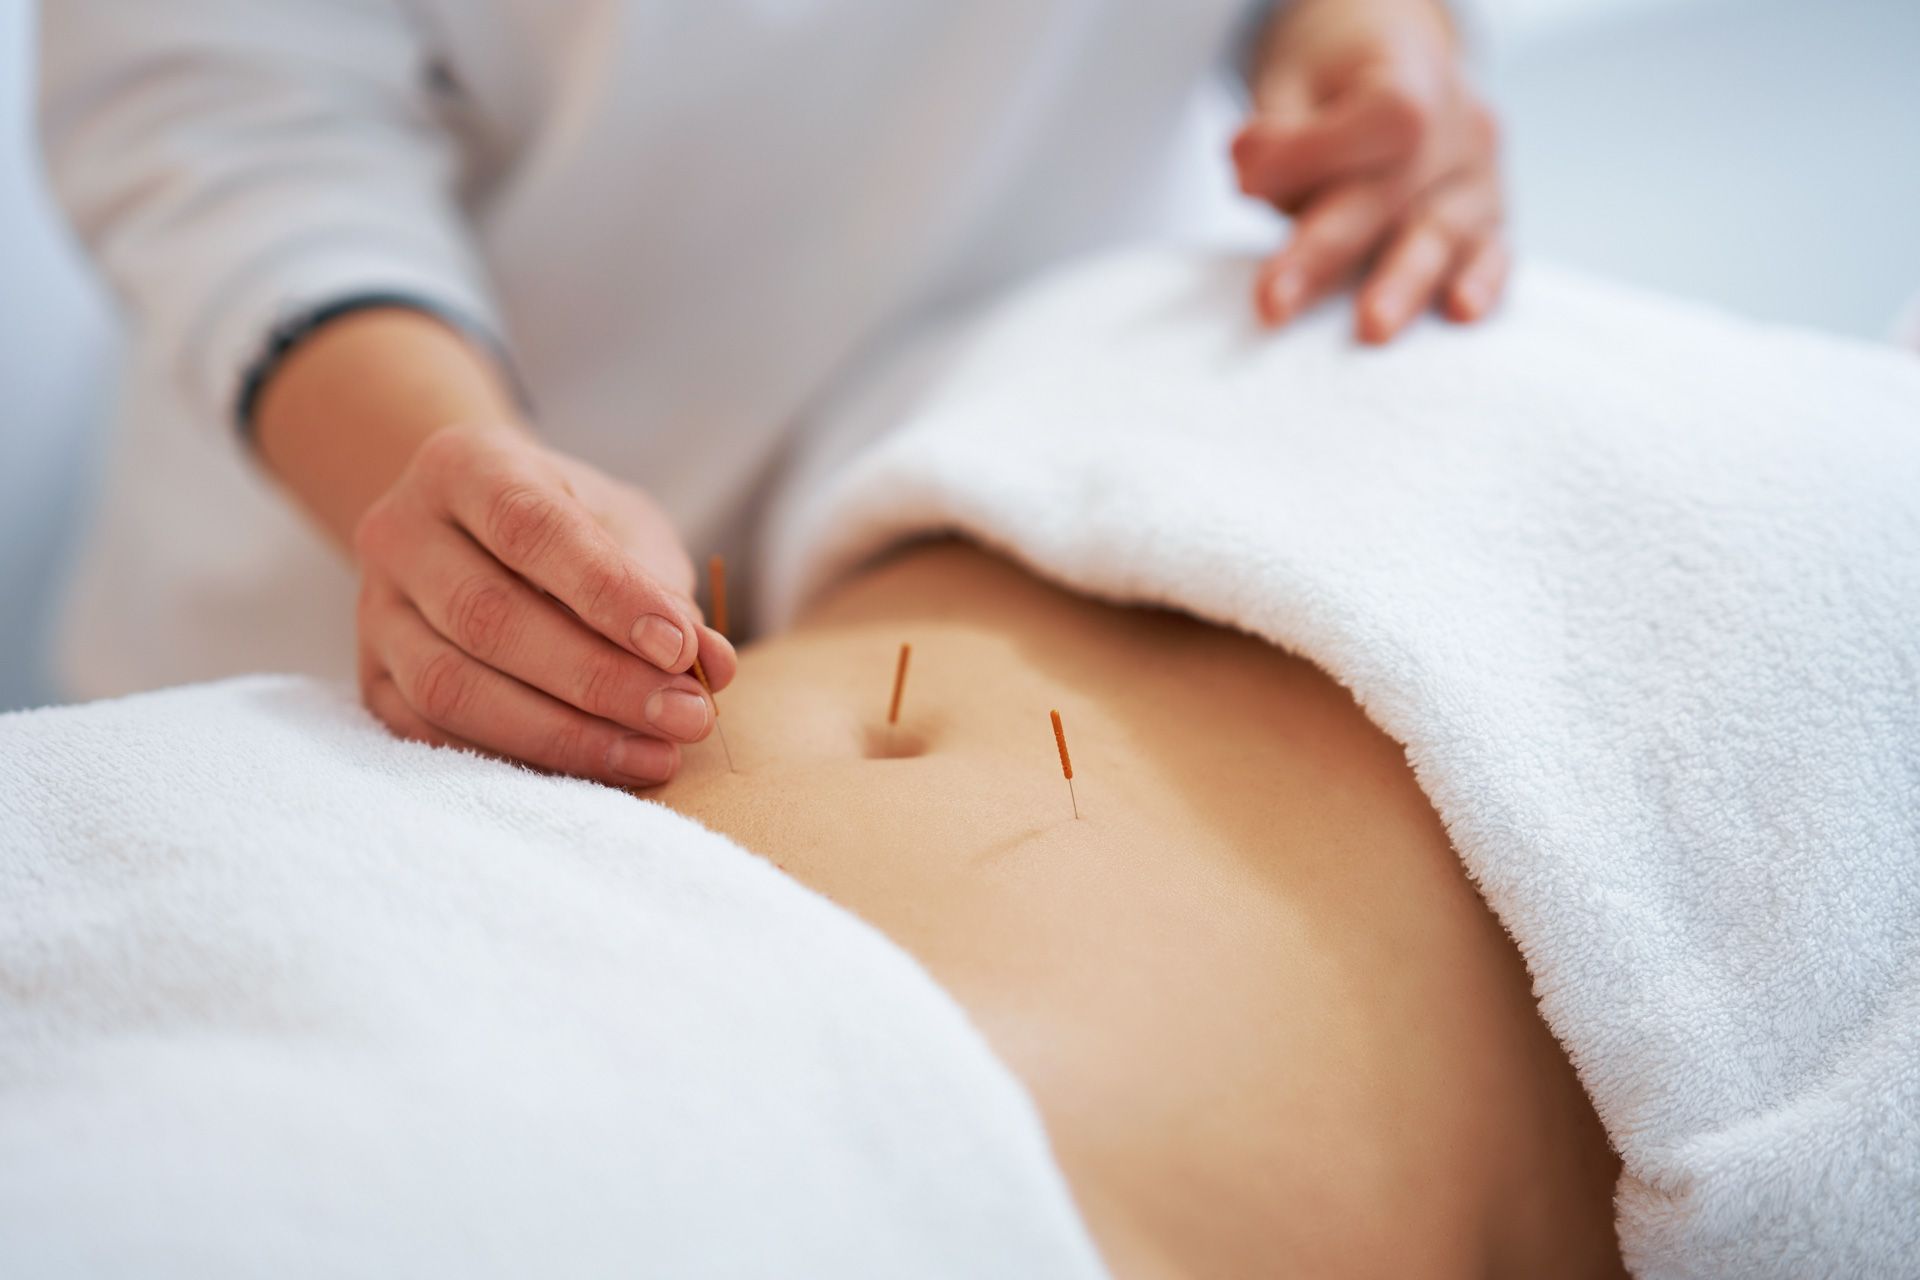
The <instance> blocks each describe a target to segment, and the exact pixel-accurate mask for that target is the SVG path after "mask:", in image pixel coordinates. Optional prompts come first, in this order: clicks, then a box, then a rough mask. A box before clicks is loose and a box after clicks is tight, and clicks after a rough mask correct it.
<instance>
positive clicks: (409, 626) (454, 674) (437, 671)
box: [377, 601, 680, 787]
mask: <svg viewBox="0 0 1920 1280" xmlns="http://www.w3.org/2000/svg"><path fill="white" fill-rule="evenodd" d="M377 635H378V637H379V645H380V648H379V652H378V657H379V659H380V660H381V662H382V663H383V664H384V667H385V669H386V671H387V672H388V673H390V675H391V677H392V682H393V684H394V686H395V687H396V688H397V689H398V690H399V693H400V696H401V698H402V699H403V700H404V701H405V703H406V705H407V706H408V707H409V708H410V709H411V711H412V714H413V716H414V717H417V718H418V720H420V721H422V722H424V723H425V724H426V725H427V726H429V729H430V731H431V732H433V733H436V734H442V735H451V736H452V737H455V738H459V739H463V740H465V741H466V742H470V743H472V744H474V745H475V746H477V747H479V748H480V749H482V750H485V751H488V752H491V753H493V754H497V755H503V756H507V757H510V758H512V759H515V760H520V761H524V762H525V763H527V764H530V765H532V766H534V767H535V768H538V769H546V770H550V771H552V772H554V773H565V774H571V775H573V776H574V777H579V778H592V779H595V780H597V781H600V782H606V783H610V784H612V785H615V786H627V787H631V786H653V785H655V784H658V783H661V782H665V781H666V780H667V779H668V778H670V777H672V776H673V774H674V771H675V770H676V769H677V768H678V767H679V764H680V749H679V747H678V746H676V745H675V744H673V743H671V742H667V741H664V740H662V739H660V738H657V737H654V736H652V735H650V734H638V733H631V732H628V731H627V730H626V729H623V728H622V727H621V726H619V725H617V724H614V723H613V722H611V721H608V720H602V719H599V718H597V717H594V716H590V715H587V714H586V713H585V712H583V711H580V710H579V709H577V708H575V707H570V706H567V705H565V704H564V703H562V702H560V701H558V700H556V699H554V698H551V697H548V696H547V695H546V694H544V693H541V692H540V691H538V690H536V689H532V688H529V687H528V686H526V685H524V684H521V683H520V682H519V681H517V680H513V679H511V678H509V677H507V676H504V675H502V674H501V673H500V672H498V671H496V670H494V669H493V668H491V667H489V666H487V665H485V664H484V663H481V662H478V661H476V660H475V659H473V658H472V657H470V656H468V655H467V654H465V653H463V652H461V651H460V650H459V649H458V648H457V647H455V646H454V645H452V644H450V643H449V642H448V641H447V640H446V639H444V638H443V637H442V636H441V635H440V634H439V633H438V632H436V631H434V629H433V628H432V627H431V626H429V625H428V624H427V621H426V619H424V618H422V617H421V616H420V615H419V614H418V613H416V612H414V611H413V609H412V606H411V605H408V604H406V603H405V602H404V601H396V602H394V607H393V608H392V611H391V616H390V617H389V619H388V621H387V625H385V626H384V627H382V628H380V629H379V631H378V632H377Z"/></svg>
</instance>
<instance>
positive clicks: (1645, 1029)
mask: <svg viewBox="0 0 1920 1280" xmlns="http://www.w3.org/2000/svg"><path fill="white" fill-rule="evenodd" d="M1248 280H1249V268H1248V267H1247V266H1246V264H1243V263H1237V262H1224V263H1223V262H1210V263H1209V262H1199V261H1195V260H1193V259H1191V258H1186V257H1180V256H1170V255H1142V256H1135V257H1128V258H1120V259H1114V260H1107V261H1101V262H1095V263H1093V264H1090V265H1087V266H1084V267H1082V268H1079V269H1076V270H1074V271H1072V272H1070V273H1068V274H1064V275H1062V276H1059V277H1057V278H1054V279H1052V280H1050V281H1046V282H1043V283H1042V284H1040V285H1037V286H1035V287H1033V288H1032V289H1030V290H1028V291H1026V292H1024V293H1023V294H1021V295H1019V296H1017V297H1015V298H1014V299H1013V300H1012V301H1010V302H1008V303H1006V304H1005V305H1003V306H1001V307H999V308H997V309H996V310H994V311H993V312H992V313H990V314H989V315H987V316H986V317H985V318H984V319H983V320H981V321H979V322H978V323H975V324H971V325H963V326H962V327H961V329H960V331H959V336H958V337H956V338H954V339H953V340H952V341H951V342H948V343H946V344H944V345H939V346H935V347H932V348H929V349H927V350H925V351H922V352H920V353H919V354H918V356H917V357H915V358H911V359H907V360H905V361H903V363H902V364H901V366H900V371H899V372H898V373H897V374H896V375H895V376H892V377H889V378H885V379H882V380H880V381H879V383H878V384H877V387H876V388H874V389H870V390H869V391H868V392H866V393H865V394H863V395H861V396H859V397H857V398H855V399H854V400H852V401H851V402H849V403H847V404H844V405H842V406H841V407H840V408H839V409H837V410H835V411H832V412H830V413H827V414H826V415H824V416H825V418H826V421H824V422H823V423H822V424H821V428H820V429H821V433H822V439H823V441H825V443H823V444H822V445H821V446H820V448H819V450H818V454H817V456H815V457H814V458H813V459H811V460H810V461H805V462H803V463H802V464H801V465H800V467H799V475H800V477H801V478H800V480H799V482H798V483H797V484H796V485H795V486H793V487H792V489H791V490H790V493H791V494H793V495H794V496H792V497H790V499H789V500H788V501H787V502H786V503H785V506H784V510H783V511H782V512H780V513H779V514H777V515H776V517H775V518H774V519H773V520H772V522H771V526H770V538H769V542H768V546H769V555H770V556H771V557H772V559H773V561H774V571H773V572H772V573H770V574H769V575H768V578H769V581H770V582H771V583H772V584H773V585H774V588H775V590H774V592H773V596H772V599H771V600H770V601H769V606H770V608H771V610H772V612H773V613H774V614H775V615H776V616H784V615H786V614H789V613H791V611H792V609H793V607H794V605H795V603H796V602H797V601H799V600H802V599H804V598H806V597H807V596H808V595H809V594H811V593H812V592H813V591H814V590H816V589H817V588H818V587H819V586H820V585H821V584H822V583H824V582H826V581H828V580H830V579H832V578H834V577H836V576H838V575H839V574H840V573H842V572H844V571H845V570H846V569H848V568H849V567H850V566H852V565H853V564H855V563H857V562H858V561H859V560H861V559H862V558H863V557H865V556H867V555H869V554H871V553H873V552H875V551H877V550H878V549H880V548H882V547H884V546H886V545H889V544H892V543H895V542H897V541H899V540H901V539H903V538H906V537H910V536H913V535H916V534H921V533H927V532H931V531H937V530H942V529H959V530H964V531H966V532H968V533H970V534H972V535H973V536H975V537H977V538H979V539H981V540H983V541H985V542H987V543H989V544H991V545H993V546H996V547H999V548H1001V549H1003V550H1005V551H1007V552H1009V553H1010V554H1012V555H1014V556H1016V557H1017V558H1019V559H1021V560H1023V561H1025V562H1026V563H1027V564H1029V565H1031V566H1032V567H1034V568H1035V569H1036V570H1037V571H1039V572H1041V573H1042V574H1044V575H1046V576H1049V577H1051V578H1055V579H1058V580H1059V581H1061V582H1064V583H1068V584H1070V585H1072V586H1074V587H1076V588H1079V589H1080V590H1082V591H1085V592H1089V593H1093V594H1096V595H1099V596H1104V597H1107V598H1110V599H1114V600H1119V601H1138V602H1146V603H1152V604H1165V605H1173V606H1177V607H1180V608H1184V609H1187V610H1190V611H1191V612H1193V613H1195V614H1198V615H1199V616H1201V617H1204V618H1208V619H1212V620H1215V621H1217V622H1221V623H1226V624H1230V625H1234V626H1239V627H1243V628H1245V629H1247V630H1249V631H1252V632H1254V633H1256V634H1258V635H1261V636H1264V637H1266V638H1267V639H1269V640H1272V641H1273V642H1275V643H1276V644H1279V645H1282V646H1285V647H1286V648H1288V649H1291V650H1293V651H1295V652H1297V653H1300V654H1303V655H1305V656H1306V657H1308V658H1310V659H1312V660H1313V661H1314V662H1316V663H1318V664H1319V665H1320V666H1322V667H1324V668H1325V669H1326V670H1327V671H1329V672H1330V673H1332V674H1333V675H1334V676H1335V677H1337V678H1338V679H1339V680H1341V681H1342V682H1343V683H1345V684H1346V685H1347V686H1348V687H1350V688H1351V689H1352V690H1353V691H1354V693H1355V694H1356V696H1357V697H1358V698H1359V701H1360V703H1361V705H1362V706H1363V707H1364V708H1365V709H1366V711H1367V713H1368V714H1369V715H1370V716H1371V717H1372V718H1373V719H1374V720H1375V721H1376V722H1377V723H1379V724H1380V725H1381V726H1382V727H1383V728H1384V729H1386V730H1387V732H1389V733H1391V734H1392V735H1394V737H1396V738H1397V739H1399V740H1400V741H1401V742H1402V743H1404V744H1405V745H1406V747H1407V752H1408V756H1409V758H1410V760H1411V762H1412V764H1413V767H1414V768H1415V770H1416V771H1417V774H1418V776H1419V779H1420V782H1421V784H1422V786H1423V787H1424V788H1425V789H1426V791H1427V794H1428V795H1429V796H1430V797H1431V799H1432V800H1433V803H1434V805H1435V807H1436V808H1437V809H1438V811H1439V813H1440V815H1441V817H1442V818H1443V819H1444V820H1445V822H1446V824H1447V828H1448V830H1449V831H1450V832H1451V834H1452V837H1453V840H1454V843H1455V846H1456V848H1457V849H1458V851H1459V854H1460V856H1461V858H1462V859H1463V861H1464V863H1465V865H1466V867H1467V869H1468V871H1469V872H1470V873H1471V874H1472V876H1473V877H1474V879H1475V881H1476V882H1477V883H1478V884H1479V886H1480V888H1481V891H1482V892H1483V893H1484V894H1485V896H1486V898H1487V900H1488V901H1489V902H1490V903H1491V905H1492V906H1493V908H1494V909H1495V910H1496V911H1497V912H1498V913H1499V916H1500V918H1501V920H1502V921H1503V922H1504V923H1505V924H1506V926H1507V928H1508V929H1509V930H1510V931H1511V932H1512V934H1513V935H1514V937H1515V938H1516V939H1517V940H1518V942H1519V944H1520V947H1521V950H1522V951H1523V952H1524V954H1525V956H1526V960H1527V963H1528V966H1529V968H1530V970H1531V972H1532V973H1533V975H1534V980H1535V991H1536V994H1537V996H1538V998H1539V1001H1540V1006H1541V1009H1542V1011H1543V1012H1544V1014H1545V1016H1546V1019H1547V1021H1548V1024H1549V1025H1550V1026H1551V1027H1552V1029H1553V1031H1554V1032H1555V1034H1556V1035H1558V1037H1559V1038H1560V1040H1561V1042H1562V1043H1563V1044H1564V1045H1565V1046H1566V1048H1567V1050H1568V1052H1569V1054H1570V1055H1571V1057H1572V1059H1573V1061H1574V1063H1575V1065H1576V1067H1577V1068H1578V1069H1579V1072H1580V1075H1581V1078H1582V1080H1583V1081H1584V1082H1585V1085H1586V1087H1587V1089H1588V1091H1589V1092H1590V1093H1591V1095H1592V1097H1593V1099H1594V1101H1595V1103H1596V1105H1597V1107H1598V1109H1599V1112H1600V1116H1601V1118H1602V1120H1603V1121H1604V1122H1605V1124H1606V1127H1607V1131H1608V1133H1609V1134H1610V1135H1611V1137H1612V1139H1613V1141H1614V1143H1615V1145H1616V1146H1617V1147H1618V1149H1619V1150H1620V1153H1621V1155H1622V1156H1623V1158H1624V1161H1625V1173H1624V1176H1623V1178H1622V1181H1621V1184H1620V1188H1619V1195H1618V1209H1619V1219H1618V1222H1619V1230H1620V1237H1621V1241H1622V1244H1623V1247H1624V1250H1625V1253H1626V1256H1627V1258H1628V1260H1629V1263H1630V1265H1631V1266H1632V1267H1633V1268H1634V1270H1635V1271H1636V1273H1637V1274H1639V1275H1641V1276H1643V1277H1650V1278H1651V1277H1771V1276H1777V1277H1795V1278H1799V1280H1804V1278H1805V1277H1816V1276H1836V1277H1838V1276H1846V1277H1862V1276H1889V1277H1891V1276H1909V1277H1910V1276H1915V1275H1920V361H1915V360H1914V359H1913V358H1912V356H1911V355H1909V354H1905V353H1901V352H1897V351H1894V350H1892V349H1890V348H1870V347H1867V346H1863V345H1856V344H1851V343H1846V342H1840V341H1835V340H1831V339H1827V338H1822V337H1818V336H1815V335H1812V334H1806V333H1798V332H1792V331H1785V330H1775V329H1765V328H1761V327H1758V326H1754V325H1751V324H1746V323H1741V322H1738V321H1735V320H1732V319H1729V318H1725V317H1722V316H1720V315H1717V314H1714V313H1711V312H1708V311H1705V310H1702V309H1698V308H1694V307H1689V306H1685V305H1682V304H1679V303H1674V302H1668V301H1662V300H1659V299H1654V298H1650V297H1645V296H1641V295H1636V294H1630V293H1627V292H1624V291H1620V290H1616V289H1613V288H1609V287H1604V286H1601V285H1599V284H1596V283H1592V282H1587V281H1582V280H1579V279H1577V278H1573V277H1570V276H1563V275H1559V274H1553V273H1549V272H1547V271H1544V270H1531V271H1528V272H1526V273H1524V274H1523V275H1522V276H1521V277H1520V278H1519V280H1518V281H1517V283H1516V286H1515V288H1514V291H1513V296H1512V299H1511V301H1510V302H1509V303H1508V304H1507V306H1506V307H1505V309H1504V311H1503V312H1502V314H1501V315H1500V316H1499V318H1498V319H1496V320H1495V321H1493V322H1492V323H1491V324H1488V325H1486V326H1484V327H1481V328H1476V329H1473V330H1453V329H1449V328H1448V327H1446V326H1444V325H1442V324H1441V323H1440V322H1438V321H1430V322H1426V323H1424V324H1423V325H1422V327H1421V328H1420V329H1419V330H1418V331H1416V332H1414V333H1413V334H1411V335H1410V336H1409V337H1408V338H1406V339H1405V340H1403V341H1401V342H1399V343H1396V344H1395V345H1394V346H1392V347H1391V348H1390V349H1387V350H1384V351H1375V350H1368V349H1362V348H1359V347H1357V346H1355V344H1354V343H1353V342H1352V341H1351V340H1350V338H1349V337H1348V324H1349V321H1348V318H1347V313H1346V311H1345V308H1344V307H1338V308H1336V307H1329V308H1326V309H1323V310H1322V311H1321V312H1320V313H1318V314H1316V315H1314V316H1313V317H1310V318H1309V319H1308V320H1307V321H1306V322H1305V323H1304V324H1301V325H1299V326H1296V327H1295V328H1293V329H1291V330H1290V331H1289V332H1288V333H1287V334H1285V335H1284V336H1279V337H1275V336H1270V335H1265V334H1260V333H1256V332H1253V331H1252V328H1251V325H1250V323H1249V322H1247V321H1246V320H1244V319H1243V318H1242V317H1244V316H1245V314H1246V310H1247V308H1246V304H1245V295H1246V289H1247V287H1248ZM870 437H879V440H878V443H875V444H872V445H871V446H867V447H864V448H863V444H862V442H863V441H865V440H867V439H868V438H870ZM1273 732H1275V733H1286V732H1289V729H1288V726H1286V725H1284V724H1276V725H1274V726H1273Z"/></svg>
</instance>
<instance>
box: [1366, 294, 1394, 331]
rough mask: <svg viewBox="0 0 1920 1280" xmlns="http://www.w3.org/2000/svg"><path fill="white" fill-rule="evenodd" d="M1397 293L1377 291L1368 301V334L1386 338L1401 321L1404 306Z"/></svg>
mask: <svg viewBox="0 0 1920 1280" xmlns="http://www.w3.org/2000/svg"><path fill="white" fill-rule="evenodd" d="M1402 305H1403V304H1402V302H1401V300H1400V295H1399V294H1397V293H1386V292H1382V293H1377V294H1375V295H1374V296H1373V297H1372V298H1371V299H1370V300H1369V301H1368V303H1367V325H1366V328H1367V336H1368V337H1369V338H1372V339H1374V340H1376V341H1377V340H1379V339H1381V338H1384V337H1385V336H1386V335H1387V334H1389V333H1391V332H1392V331H1393V330H1394V328H1395V327H1397V326H1398V325H1399V323H1400V312H1401V308H1402Z"/></svg>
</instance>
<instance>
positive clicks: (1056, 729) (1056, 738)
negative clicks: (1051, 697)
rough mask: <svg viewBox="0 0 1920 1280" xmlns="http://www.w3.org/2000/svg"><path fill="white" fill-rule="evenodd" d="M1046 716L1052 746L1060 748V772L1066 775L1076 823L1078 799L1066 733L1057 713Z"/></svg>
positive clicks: (1078, 807) (1052, 712) (1078, 810)
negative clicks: (1051, 719)
mask: <svg viewBox="0 0 1920 1280" xmlns="http://www.w3.org/2000/svg"><path fill="white" fill-rule="evenodd" d="M1047 714H1048V715H1049V716H1051V717H1052V718H1053V745H1054V746H1056V747H1058V748H1060V772H1061V773H1062V774H1064V775H1066V779H1067V798H1068V799H1069V800H1071V801H1072V802H1073V817H1074V820H1075V821H1076V822H1077V821H1079V818H1080V797H1079V796H1077V795H1075V794H1074V791H1073V757H1072V756H1070V755H1068V754H1067V731H1066V729H1065V728H1064V727H1063V726H1062V725H1061V724H1060V713H1059V712H1058V711H1049V712H1048V713H1047Z"/></svg>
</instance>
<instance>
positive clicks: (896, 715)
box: [887, 644, 913, 751]
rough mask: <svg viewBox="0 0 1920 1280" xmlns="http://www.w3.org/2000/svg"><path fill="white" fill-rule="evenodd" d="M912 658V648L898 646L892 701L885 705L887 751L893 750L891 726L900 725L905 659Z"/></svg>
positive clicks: (905, 645)
mask: <svg viewBox="0 0 1920 1280" xmlns="http://www.w3.org/2000/svg"><path fill="white" fill-rule="evenodd" d="M912 656H913V646H912V645H910V644H902V645H901V646H900V662H899V664H898V665H897V666H895V667H894V669H893V701H892V702H890V703H889V704H888V705H887V750H888V751H892V750H893V726H894V725H896V724H898V723H900V695H901V694H902V693H904V692H906V688H907V659H908V658H910V657H912Z"/></svg>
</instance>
